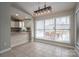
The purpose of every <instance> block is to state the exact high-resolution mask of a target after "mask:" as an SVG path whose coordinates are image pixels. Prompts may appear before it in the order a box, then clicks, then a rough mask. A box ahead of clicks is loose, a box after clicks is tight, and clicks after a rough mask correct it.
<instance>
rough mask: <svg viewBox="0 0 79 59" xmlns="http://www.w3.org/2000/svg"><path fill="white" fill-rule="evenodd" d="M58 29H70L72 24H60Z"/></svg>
mask: <svg viewBox="0 0 79 59" xmlns="http://www.w3.org/2000/svg"><path fill="white" fill-rule="evenodd" d="M56 29H70V26H69V25H68V24H67V25H65V24H60V25H58V24H57V25H56Z"/></svg>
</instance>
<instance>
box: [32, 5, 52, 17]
mask: <svg viewBox="0 0 79 59" xmlns="http://www.w3.org/2000/svg"><path fill="white" fill-rule="evenodd" d="M51 10H52V8H51V6H46V4H44V8H41V9H40V7H38V10H36V11H34V14H33V15H34V16H41V15H46V14H49V13H51Z"/></svg>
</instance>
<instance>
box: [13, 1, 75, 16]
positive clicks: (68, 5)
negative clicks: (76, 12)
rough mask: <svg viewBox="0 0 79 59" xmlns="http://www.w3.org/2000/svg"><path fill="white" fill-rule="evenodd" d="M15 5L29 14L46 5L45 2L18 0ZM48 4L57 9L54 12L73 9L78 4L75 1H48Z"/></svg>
mask: <svg viewBox="0 0 79 59" xmlns="http://www.w3.org/2000/svg"><path fill="white" fill-rule="evenodd" d="M13 4H14V5H18V6H19V7H20V8H21V9H23V10H25V11H26V12H28V13H29V14H31V15H32V14H33V11H35V10H37V9H38V6H40V8H43V7H44V4H45V3H44V2H16V3H13ZM46 5H47V6H51V7H52V10H53V9H55V11H54V12H61V11H65V10H70V9H73V8H74V7H75V5H76V3H75V2H46Z"/></svg>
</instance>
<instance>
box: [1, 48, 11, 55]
mask: <svg viewBox="0 0 79 59" xmlns="http://www.w3.org/2000/svg"><path fill="white" fill-rule="evenodd" d="M10 50H11V48H8V49H4V50H2V51H0V54H2V53H4V52H7V51H10Z"/></svg>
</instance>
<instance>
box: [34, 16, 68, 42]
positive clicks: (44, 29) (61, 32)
mask: <svg viewBox="0 0 79 59" xmlns="http://www.w3.org/2000/svg"><path fill="white" fill-rule="evenodd" d="M35 30H36V31H35V33H36V36H35V37H36V38H37V39H44V40H51V41H58V42H65V43H70V16H65V17H58V18H55V19H52V18H51V19H45V20H36V26H35Z"/></svg>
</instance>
